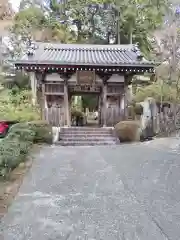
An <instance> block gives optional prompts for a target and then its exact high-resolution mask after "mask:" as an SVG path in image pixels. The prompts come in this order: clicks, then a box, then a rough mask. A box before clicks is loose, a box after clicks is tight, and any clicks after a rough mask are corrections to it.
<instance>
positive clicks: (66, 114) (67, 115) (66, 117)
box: [64, 80, 71, 127]
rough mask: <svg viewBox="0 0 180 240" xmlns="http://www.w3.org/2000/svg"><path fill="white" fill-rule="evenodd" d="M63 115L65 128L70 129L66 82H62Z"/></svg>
mask: <svg viewBox="0 0 180 240" xmlns="http://www.w3.org/2000/svg"><path fill="white" fill-rule="evenodd" d="M64 115H65V126H68V127H70V125H71V121H70V114H69V97H68V84H67V80H65V81H64Z"/></svg>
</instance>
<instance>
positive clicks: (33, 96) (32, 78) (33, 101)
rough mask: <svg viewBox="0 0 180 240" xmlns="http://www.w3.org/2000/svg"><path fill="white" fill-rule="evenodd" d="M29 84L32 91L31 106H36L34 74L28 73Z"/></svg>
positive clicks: (35, 79) (35, 80)
mask: <svg viewBox="0 0 180 240" xmlns="http://www.w3.org/2000/svg"><path fill="white" fill-rule="evenodd" d="M29 75H30V83H31V91H32V104H33V105H36V103H37V78H36V74H35V73H34V72H30V74H29Z"/></svg>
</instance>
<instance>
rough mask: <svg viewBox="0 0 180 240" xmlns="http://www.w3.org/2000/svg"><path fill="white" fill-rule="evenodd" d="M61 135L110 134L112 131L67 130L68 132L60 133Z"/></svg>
mask: <svg viewBox="0 0 180 240" xmlns="http://www.w3.org/2000/svg"><path fill="white" fill-rule="evenodd" d="M60 133H61V134H87V135H88V134H112V131H111V132H110V131H108V132H106V131H97V132H96V131H72V130H69V131H61V132H60Z"/></svg>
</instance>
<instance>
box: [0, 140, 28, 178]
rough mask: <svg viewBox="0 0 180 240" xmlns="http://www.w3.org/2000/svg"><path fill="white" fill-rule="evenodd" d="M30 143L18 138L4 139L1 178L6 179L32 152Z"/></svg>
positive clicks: (1, 148) (0, 158) (0, 168)
mask: <svg viewBox="0 0 180 240" xmlns="http://www.w3.org/2000/svg"><path fill="white" fill-rule="evenodd" d="M31 144H32V143H31V142H30V141H20V139H19V137H17V138H14V137H13V138H12V139H11V138H10V137H9V138H4V139H3V140H2V142H1V144H0V177H3V178H6V177H8V175H9V173H10V172H11V171H12V170H13V169H14V168H16V167H17V166H18V165H19V164H20V163H21V162H22V161H25V160H26V155H27V153H28V151H29V150H30V146H31Z"/></svg>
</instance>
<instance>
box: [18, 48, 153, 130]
mask: <svg viewBox="0 0 180 240" xmlns="http://www.w3.org/2000/svg"><path fill="white" fill-rule="evenodd" d="M15 65H16V68H17V69H18V70H22V69H23V70H25V71H28V72H30V73H31V74H30V76H31V88H32V92H33V99H34V104H35V103H36V102H37V100H39V102H40V104H41V108H42V119H45V120H47V121H49V122H50V123H51V124H53V125H55V126H64V125H65V126H71V111H70V99H71V96H72V95H73V94H80V93H83V94H86V93H87V94H89V93H92V94H96V95H98V98H99V115H100V125H101V126H113V125H114V124H115V123H117V122H118V121H120V120H122V119H125V118H126V116H127V104H128V102H127V101H128V99H127V91H128V85H129V84H130V83H131V81H132V77H133V76H134V75H135V74H143V73H144V72H151V73H153V72H154V69H153V67H154V64H153V63H152V62H148V61H147V60H146V61H145V60H144V59H143V57H142V55H141V53H140V51H139V49H138V48H137V46H135V45H79V44H48V43H35V44H34V45H32V46H31V48H30V49H29V50H28V52H27V54H26V55H25V56H23V57H22V59H20V60H18V61H17V62H16V64H15ZM37 93H38V94H37ZM37 96H38V97H37ZM122 101H123V104H124V108H123V109H122V108H121V106H122Z"/></svg>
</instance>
